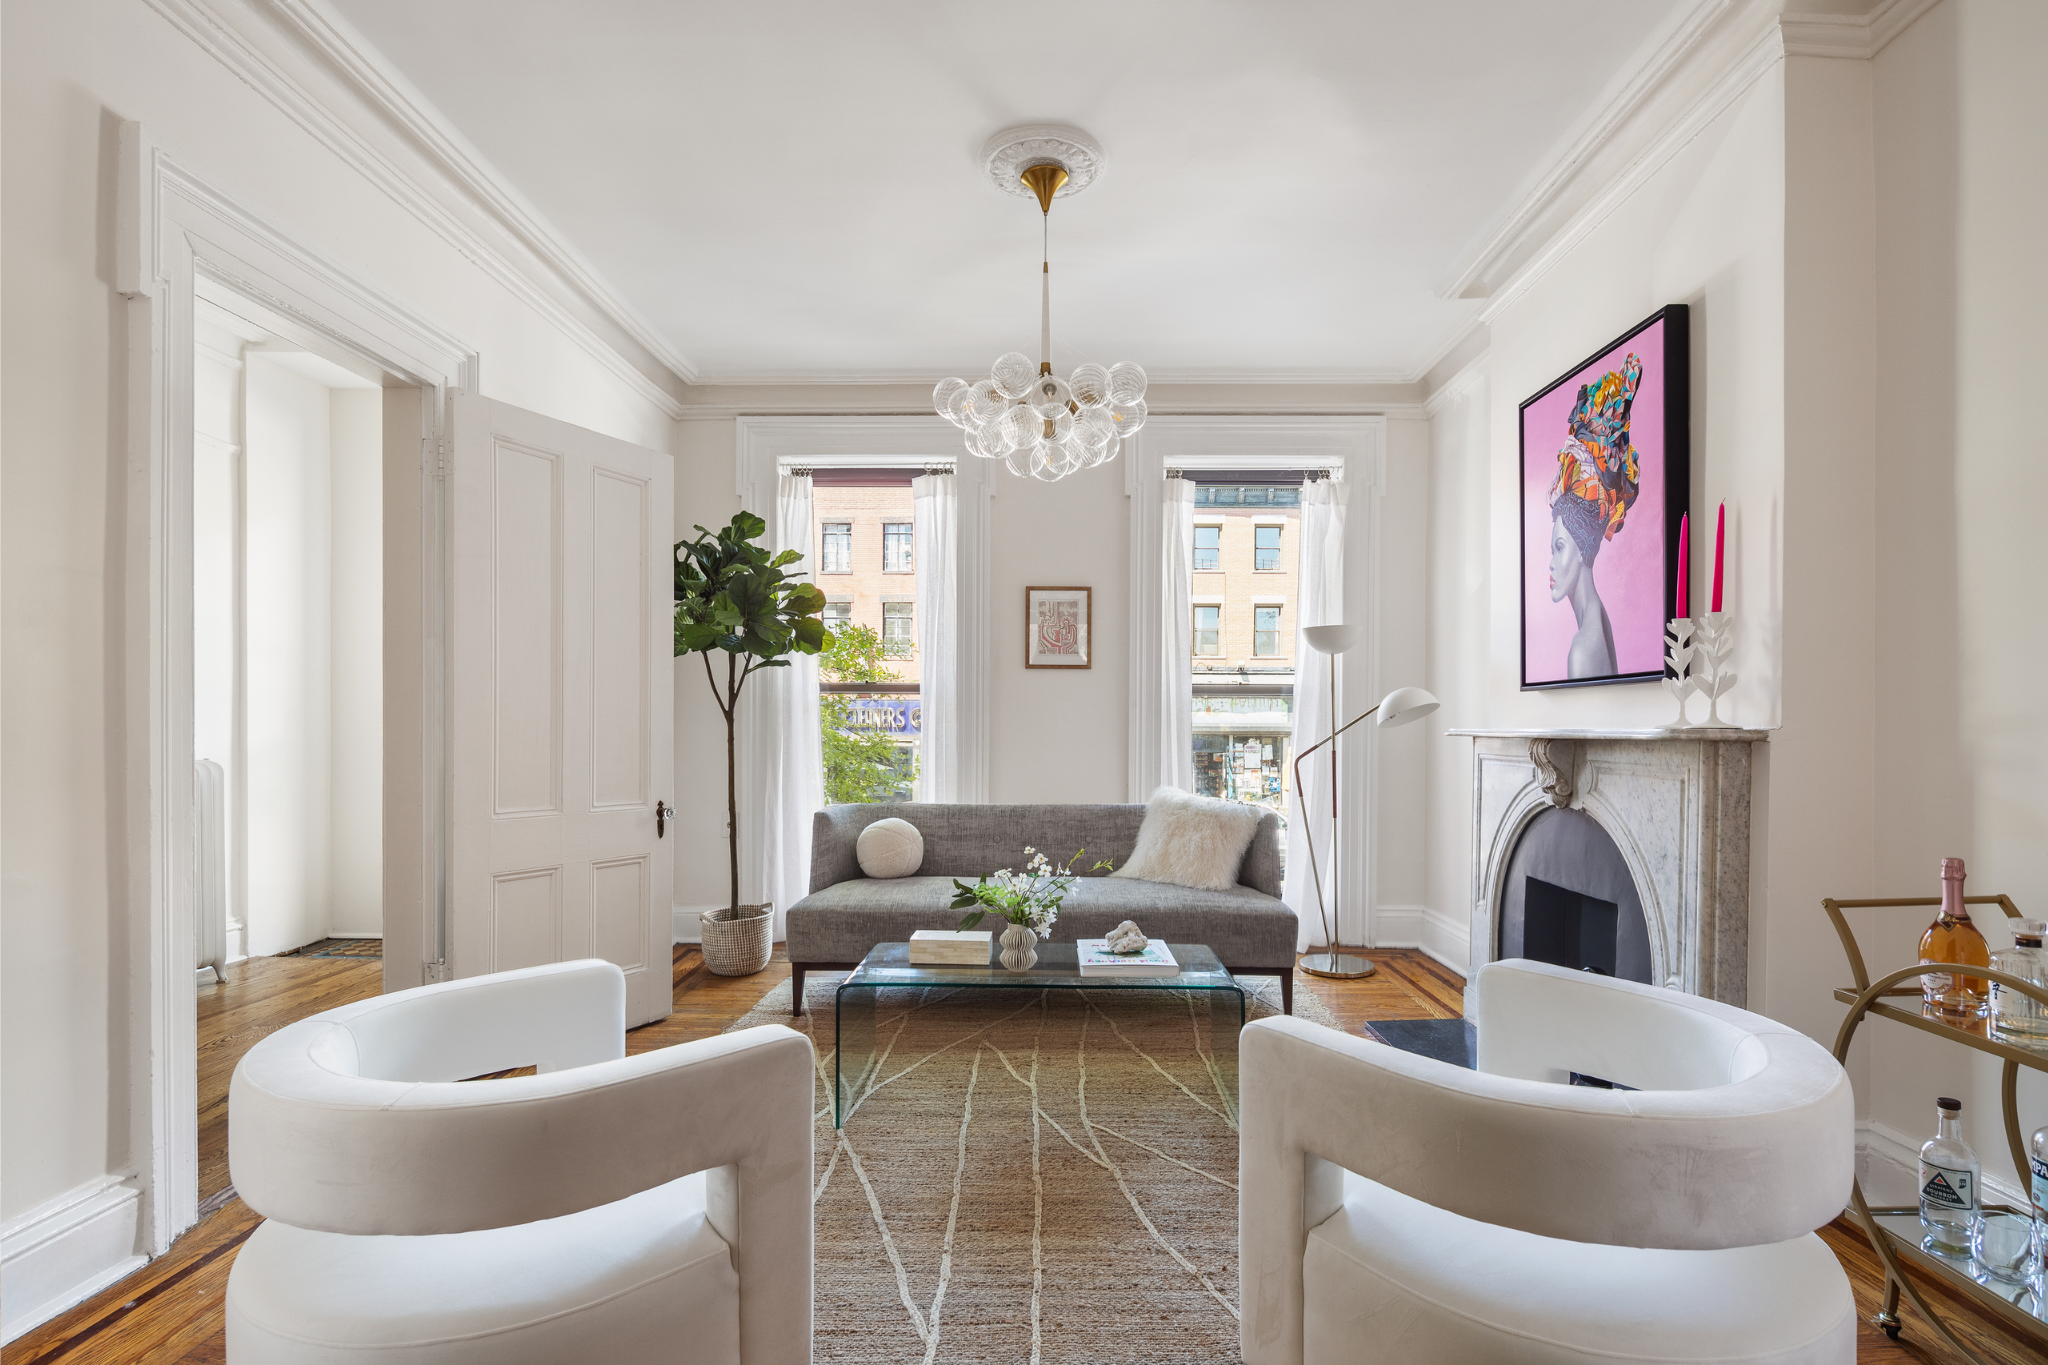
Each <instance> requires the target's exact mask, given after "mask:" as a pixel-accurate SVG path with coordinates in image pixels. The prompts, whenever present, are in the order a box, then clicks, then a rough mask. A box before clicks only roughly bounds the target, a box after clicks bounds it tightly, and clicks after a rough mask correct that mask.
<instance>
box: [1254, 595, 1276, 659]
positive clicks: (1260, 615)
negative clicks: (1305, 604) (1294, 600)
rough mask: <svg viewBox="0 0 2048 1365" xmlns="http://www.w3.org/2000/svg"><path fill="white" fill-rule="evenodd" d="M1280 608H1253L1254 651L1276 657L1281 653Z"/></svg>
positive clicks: (1265, 655)
mask: <svg viewBox="0 0 2048 1365" xmlns="http://www.w3.org/2000/svg"><path fill="white" fill-rule="evenodd" d="M1280 610H1281V609H1280V608H1279V607H1277V606H1271V607H1258V606H1255V607H1253V608H1252V653H1254V654H1256V655H1260V656H1262V657H1267V658H1271V657H1276V656H1277V655H1278V654H1279V653H1280Z"/></svg>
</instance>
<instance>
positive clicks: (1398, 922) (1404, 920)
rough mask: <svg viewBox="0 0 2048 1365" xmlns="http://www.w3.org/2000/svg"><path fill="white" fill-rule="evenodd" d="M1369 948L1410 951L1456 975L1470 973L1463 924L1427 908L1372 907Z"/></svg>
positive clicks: (1411, 906) (1469, 949)
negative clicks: (1441, 965) (1428, 958)
mask: <svg viewBox="0 0 2048 1365" xmlns="http://www.w3.org/2000/svg"><path fill="white" fill-rule="evenodd" d="M1371 946H1372V947H1375V948H1414V949H1417V950H1418V951H1420V952H1421V953H1423V954H1424V955H1425V956H1427V957H1430V958H1433V959H1435V960H1436V961H1437V962H1440V963H1442V964H1443V965H1444V966H1446V967H1449V968H1450V969H1451V970H1452V971H1454V972H1456V973H1457V974H1458V975H1459V977H1460V978H1462V977H1463V976H1464V975H1465V973H1466V972H1467V971H1468V970H1470V967H1471V962H1470V954H1471V943H1470V935H1469V934H1468V932H1467V930H1466V926H1465V924H1464V923H1463V922H1462V921H1460V920H1458V919H1457V918H1456V917H1454V916H1451V915H1447V914H1445V913H1444V912H1443V911H1441V910H1437V909H1434V908H1433V907H1431V906H1427V905H1376V906H1374V907H1373V911H1372V945H1371Z"/></svg>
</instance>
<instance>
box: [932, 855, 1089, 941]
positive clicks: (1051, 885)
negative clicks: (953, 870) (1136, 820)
mask: <svg viewBox="0 0 2048 1365" xmlns="http://www.w3.org/2000/svg"><path fill="white" fill-rule="evenodd" d="M1087 851H1088V850H1086V849H1076V850H1075V852H1074V856H1073V857H1071V858H1069V859H1067V861H1066V862H1065V863H1063V864H1060V865H1057V866H1055V865H1054V863H1053V862H1052V860H1051V859H1049V858H1047V857H1046V856H1045V855H1044V854H1043V853H1040V852H1039V851H1038V850H1037V849H1035V848H1031V847H1029V846H1026V848H1025V849H1024V852H1025V855H1026V857H1025V862H1024V870H1023V871H1022V872H1017V871H1014V870H1012V869H1010V868H1007V867H1006V868H1004V869H1003V870H1002V871H1000V872H997V873H995V874H994V875H992V876H987V877H983V878H981V879H980V880H979V881H977V882H976V883H975V884H974V885H973V886H969V885H968V884H967V883H966V882H963V881H960V880H958V879H956V880H955V881H954V882H953V893H954V894H953V908H954V909H955V910H968V909H971V910H972V911H973V913H971V914H969V915H967V916H966V917H965V918H963V919H962V920H961V921H960V927H961V928H962V929H972V928H973V927H974V926H975V925H977V924H979V923H981V918H982V916H983V915H986V914H989V913H991V912H993V913H995V914H997V915H1000V916H1002V917H1003V918H1004V919H1006V920H1008V921H1009V922H1010V923H1012V924H1019V925H1022V926H1023V927H1024V928H1026V929H1029V930H1030V931H1031V932H1032V933H1034V934H1036V935H1038V937H1040V938H1044V937H1045V936H1046V935H1047V934H1049V933H1051V932H1052V926H1053V921H1055V920H1057V919H1058V918H1059V917H1060V903H1061V902H1062V901H1064V900H1065V899H1066V897H1067V892H1068V891H1069V890H1070V889H1072V887H1073V885H1074V883H1075V882H1077V881H1079V880H1080V879H1081V876H1082V874H1081V873H1079V872H1076V871H1074V864H1075V863H1077V862H1079V861H1080V860H1081V855H1082V854H1083V853H1086V852H1087ZM1109 865H1110V864H1109V861H1108V860H1107V859H1104V860H1102V861H1101V862H1098V863H1096V864H1095V865H1094V866H1093V867H1091V868H1089V869H1088V870H1089V871H1091V872H1095V871H1099V870H1101V869H1103V868H1106V867H1108V866H1109Z"/></svg>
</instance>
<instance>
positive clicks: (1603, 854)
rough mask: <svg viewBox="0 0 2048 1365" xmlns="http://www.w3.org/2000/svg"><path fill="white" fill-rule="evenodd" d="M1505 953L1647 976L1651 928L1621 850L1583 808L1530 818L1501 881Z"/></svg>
mask: <svg viewBox="0 0 2048 1365" xmlns="http://www.w3.org/2000/svg"><path fill="white" fill-rule="evenodd" d="M1500 912H1501V913H1500V944H1499V951H1500V955H1501V956H1502V957H1504V958H1505V957H1526V958H1532V959H1534V960H1535V961H1537V962H1549V963H1553V964H1555V965H1557V966H1560V967H1569V968H1571V969H1573V970H1575V971H1580V970H1584V971H1593V972H1598V973H1601V974H1603V975H1607V976H1613V977H1618V978H1620V979H1621V980H1623V981H1641V982H1644V983H1646V984H1647V983H1648V982H1649V981H1650V930H1649V926H1648V924H1647V923H1646V922H1645V920H1644V918H1643V902H1642V898H1641V896H1640V895H1638V894H1637V892H1636V884H1635V878H1634V877H1633V876H1631V875H1630V873H1629V870H1628V864H1627V862H1625V861H1624V860H1623V858H1622V856H1621V849H1620V848H1619V847H1618V846H1617V845H1616V844H1615V842H1614V839H1613V837H1612V836H1611V835H1609V834H1608V833H1607V831H1606V830H1604V829H1602V828H1601V827H1600V823H1599V822H1598V821H1597V820H1595V819H1593V817H1592V816H1590V815H1587V814H1586V813H1585V812H1584V811H1579V810H1568V809H1552V810H1547V811H1544V812H1543V813H1541V814H1540V815H1538V816H1537V817H1536V818H1535V819H1533V820H1531V821H1530V822H1529V824H1528V826H1527V828H1525V829H1524V830H1523V831H1522V837H1521V838H1520V839H1519V840H1518V841H1517V842H1516V844H1515V851H1514V853H1513V854H1512V855H1511V856H1510V857H1509V859H1508V867H1507V876H1506V877H1505V878H1504V879H1503V883H1502V886H1501V907H1500Z"/></svg>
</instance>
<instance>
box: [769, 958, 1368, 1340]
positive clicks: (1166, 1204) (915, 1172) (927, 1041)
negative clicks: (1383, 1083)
mask: <svg viewBox="0 0 2048 1365" xmlns="http://www.w3.org/2000/svg"><path fill="white" fill-rule="evenodd" d="M837 984H838V983H837V980H836V978H826V979H823V980H818V979H816V978H813V980H812V981H811V982H810V983H808V989H807V991H806V996H807V999H806V1004H807V1006H808V1012H807V1013H806V1014H805V1015H804V1017H803V1018H801V1019H795V1020H792V1019H791V1018H790V1015H789V984H788V983H787V982H784V983H783V984H781V985H779V986H777V987H776V988H775V989H773V990H772V991H770V992H769V993H768V996H767V998H766V999H764V1000H762V1001H761V1003H760V1004H759V1005H757V1006H756V1007H755V1008H754V1009H753V1010H752V1011H751V1012H750V1013H749V1014H748V1015H747V1016H746V1017H745V1018H744V1019H742V1020H740V1021H739V1022H738V1023H737V1024H735V1025H734V1026H733V1027H734V1028H748V1027H752V1026H754V1025H758V1024H778V1023H779V1024H790V1025H792V1026H793V1027H796V1028H798V1029H801V1030H803V1031H804V1032H806V1033H809V1034H810V1035H811V1038H812V1042H813V1045H814V1046H815V1047H816V1048H817V1053H818V1079H817V1086H816V1105H817V1109H816V1123H817V1128H816V1147H815V1150H816V1156H817V1166H816V1176H815V1180H814V1182H813V1186H814V1190H815V1209H816V1227H817V1259H816V1291H815V1298H814V1304H815V1312H814V1317H813V1320H814V1322H815V1324H816V1326H815V1336H814V1345H813V1353H814V1359H816V1360H817V1361H819V1362H821V1363H822V1362H848V1363H849V1365H852V1363H856V1362H857V1363H858V1365H868V1362H875V1363H876V1365H880V1362H885V1361H886V1362H890V1363H891V1365H895V1362H901V1361H925V1362H937V1361H962V1362H1005V1365H1008V1363H1009V1362H1020V1363H1021V1362H1043V1365H1081V1363H1082V1362H1089V1365H1094V1363H1095V1362H1119V1361H1130V1362H1146V1363H1147V1365H1155V1363H1157V1365H1164V1363H1167V1362H1183V1361H1185V1362H1197V1361H1200V1362H1210V1361H1221V1360H1235V1359H1237V1357H1238V1339H1237V1321H1238V1319H1237V1305H1238V1288H1237V1127H1236V1116H1235V1111H1234V1107H1233V1105H1232V1104H1230V1103H1228V1102H1227V1101H1226V1099H1225V1096H1224V1095H1223V1094H1222V1093H1221V1091H1220V1089H1219V1087H1218V1085H1217V1084H1216V1081H1215V1078H1214V1074H1213V1072H1212V1071H1211V1068H1210V1066H1209V1061H1208V1058H1207V1055H1206V1038H1205V1036H1204V1034H1205V1030H1206V1025H1207V1019H1208V1008H1207V1006H1206V1004H1200V1003H1199V1002H1191V1001H1189V1000H1188V998H1187V996H1186V994H1184V993H1175V992H1166V991H1160V992H1156V993H1155V992H1150V991H1146V992H1135V991H1118V992H1115V993H1113V994H1112V993H1109V992H1075V991H1056V990H1055V991H1045V992H1034V993H1030V994H1024V993H1021V992H1020V993H1011V992H1008V991H1003V992H995V991H968V992H958V991H953V992H948V991H938V990H932V991H901V992H889V993H888V994H887V995H886V996H885V997H884V1000H883V1002H882V1004H881V1005H880V1007H879V1008H878V1010H877V1017H876V1028H875V1038H876V1046H877V1047H878V1049H886V1052H885V1057H884V1063H883V1065H882V1066H880V1067H878V1068H877V1069H876V1075H877V1076H878V1077H879V1081H878V1083H877V1084H875V1085H874V1087H873V1088H872V1090H870V1091H869V1092H868V1093H867V1095H866V1096H865V1097H864V1098H863V1099H862V1100H861V1101H860V1104H859V1106H858V1107H857V1108H856V1109H855V1110H854V1111H853V1113H852V1115H851V1116H850V1118H849V1119H848V1121H847V1125H846V1127H845V1128H844V1129H843V1130H835V1129H834V1128H833V1127H832V1109H831V1104H830V1095H831V1092H830V1089H829V1086H830V1083H831V1079H832V1074H833V1073H832V1034H833V1024H832V1020H833V1011H832V997H833V990H834V988H835V987H836V985H837ZM1247 984H1253V985H1264V986H1265V993H1264V994H1263V995H1262V996H1259V997H1255V998H1254V999H1253V1000H1252V1002H1251V1008H1250V1013H1251V1017H1254V1018H1258V1017H1263V1016H1265V1015H1269V1014H1274V1013H1277V1012H1278V1003H1279V1002H1278V986H1277V983H1273V982H1251V983H1247ZM1020 996H1022V998H1020ZM1267 997H1271V998H1267ZM1294 1000H1295V1012H1296V1014H1297V1016H1299V1017H1301V1018H1305V1019H1310V1020H1313V1021H1315V1022H1317V1023H1322V1024H1327V1025H1332V1026H1334V1024H1335V1020H1334V1019H1333V1018H1332V1017H1331V1016H1330V1015H1329V1013H1328V1011H1327V1010H1326V1009H1324V1008H1323V1005H1322V1003H1321V1002H1320V1001H1319V1000H1317V999H1316V998H1315V996H1314V995H1313V994H1311V993H1310V992H1309V991H1306V990H1297V991H1296V992H1295V996H1294Z"/></svg>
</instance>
